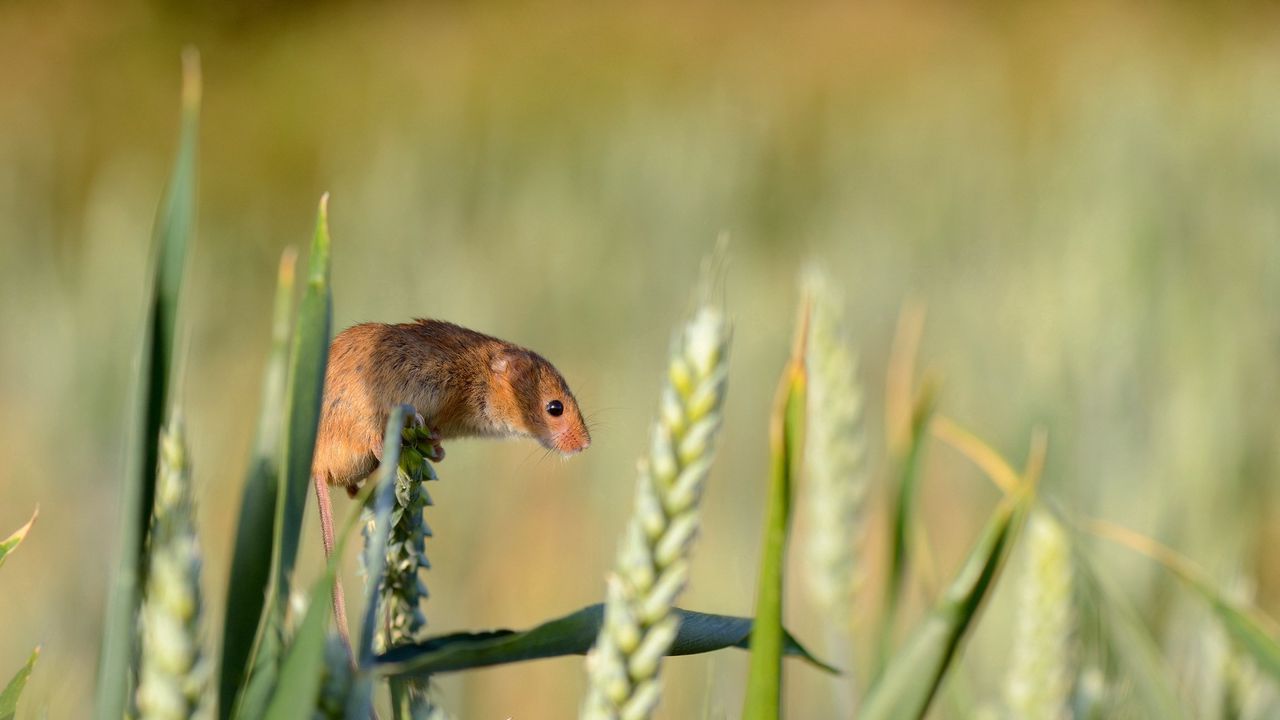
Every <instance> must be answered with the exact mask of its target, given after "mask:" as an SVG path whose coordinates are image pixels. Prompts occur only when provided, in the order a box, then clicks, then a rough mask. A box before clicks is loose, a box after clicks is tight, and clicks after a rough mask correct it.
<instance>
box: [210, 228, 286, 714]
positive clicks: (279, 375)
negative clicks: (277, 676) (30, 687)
mask: <svg viewBox="0 0 1280 720" xmlns="http://www.w3.org/2000/svg"><path fill="white" fill-rule="evenodd" d="M296 265H297V254H296V253H295V252H294V251H293V249H292V248H289V249H287V250H285V252H284V254H283V255H282V256H281V258H280V272H279V279H278V282H277V284H276V297H275V308H274V313H273V323H272V332H271V350H270V354H269V355H268V359H267V366H266V370H265V371H264V377H263V382H262V404H261V408H260V410H259V415H258V429H257V438H256V441H255V443H254V448H255V449H254V453H253V458H252V459H251V460H250V465H249V470H248V473H247V477H246V479H245V485H244V491H243V494H242V496H241V501H240V515H239V520H238V525H237V528H236V541H235V549H234V551H233V554H232V560H231V572H230V573H229V580H228V587H227V602H226V604H225V606H224V607H225V608H227V613H226V617H225V622H224V623H223V634H222V656H221V658H222V659H221V667H220V673H219V681H218V713H219V717H220V718H223V720H225V719H226V718H229V717H230V716H231V710H232V705H233V703H234V702H235V695H236V691H237V689H238V688H239V687H240V684H241V682H242V681H243V680H244V678H245V675H246V673H245V670H246V667H245V664H246V661H247V660H248V658H249V655H250V653H252V651H253V642H254V638H255V636H256V631H257V627H258V621H259V618H260V616H261V614H262V606H263V603H264V602H265V600H266V594H267V590H268V586H269V583H270V579H271V553H270V552H268V551H266V549H267V548H270V547H271V544H272V536H273V533H274V531H275V515H276V510H275V508H276V496H277V494H278V492H279V491H278V483H279V476H280V467H279V463H278V448H279V446H280V426H281V418H282V417H283V415H284V385H285V379H286V377H287V374H288V366H289V334H290V328H291V327H292V317H293V290H294V273H295V271H296V270H295V268H296ZM232 608H234V609H235V611H234V612H232V611H231V609H232Z"/></svg>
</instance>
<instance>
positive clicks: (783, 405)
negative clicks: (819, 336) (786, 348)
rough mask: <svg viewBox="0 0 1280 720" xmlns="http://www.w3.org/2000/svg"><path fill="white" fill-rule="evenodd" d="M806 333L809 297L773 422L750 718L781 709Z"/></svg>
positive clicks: (749, 691) (748, 709)
mask: <svg viewBox="0 0 1280 720" xmlns="http://www.w3.org/2000/svg"><path fill="white" fill-rule="evenodd" d="M808 333H809V302H808V300H805V301H804V303H803V307H802V309H801V314H800V323H799V330H798V332H797V333H796V341H795V346H794V348H793V349H792V352H791V359H790V361H788V363H787V367H786V369H785V370H783V373H782V379H781V381H780V383H779V385H778V392H777V395H776V397H775V400H774V406H773V415H772V417H771V418H770V421H769V449H770V454H771V458H772V459H771V461H770V473H769V495H768V498H769V499H768V509H767V511H766V513H767V516H766V519H765V531H764V547H763V548H762V550H761V560H760V578H759V582H758V585H757V590H756V622H755V625H754V626H753V627H752V629H751V667H750V671H749V674H748V676H747V699H746V704H745V706H744V708H743V711H742V716H743V717H744V718H748V719H751V720H755V719H761V720H762V719H764V718H777V717H778V715H779V713H780V712H781V711H782V655H783V629H782V591H783V580H784V578H783V575H784V564H785V562H786V553H787V531H788V528H789V526H790V522H791V495H792V493H791V485H792V479H793V478H794V476H795V472H796V470H797V466H798V464H799V459H800V454H801V453H802V452H803V449H804V447H803V432H804V413H805V389H806V374H805V347H806V341H807V339H808Z"/></svg>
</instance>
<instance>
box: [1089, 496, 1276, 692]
mask: <svg viewBox="0 0 1280 720" xmlns="http://www.w3.org/2000/svg"><path fill="white" fill-rule="evenodd" d="M1091 529H1092V530H1093V532H1094V533H1096V534H1098V535H1100V536H1102V537H1105V538H1107V539H1108V540H1112V541H1114V542H1117V543H1119V544H1121V545H1125V546H1127V547H1129V548H1131V549H1133V550H1135V551H1137V552H1139V553H1142V554H1143V555H1146V556H1147V557H1149V558H1151V559H1152V560H1155V561H1156V562H1158V563H1159V564H1160V565H1162V566H1164V568H1165V569H1166V570H1168V571H1169V572H1171V573H1173V575H1174V577H1176V578H1178V579H1179V580H1181V581H1182V582H1183V583H1184V584H1185V585H1186V586H1187V587H1189V588H1191V589H1192V590H1194V591H1195V592H1196V593H1198V594H1199V595H1200V597H1202V598H1204V600H1205V602H1207V603H1209V607H1210V608H1211V609H1212V610H1213V613H1214V615H1216V616H1217V618H1218V622H1220V623H1222V627H1223V628H1224V629H1225V630H1226V631H1227V634H1228V635H1230V636H1231V638H1232V639H1233V640H1234V641H1235V642H1236V643H1238V644H1239V646H1240V647H1241V649H1243V650H1244V651H1245V652H1247V653H1248V654H1249V655H1250V656H1251V657H1252V658H1253V660H1254V662H1256V663H1257V664H1258V669H1260V670H1262V671H1263V672H1265V673H1266V674H1268V675H1270V676H1271V678H1272V680H1274V681H1276V682H1280V627H1278V626H1277V625H1276V622H1275V621H1274V620H1272V619H1271V618H1269V617H1267V616H1266V615H1264V614H1263V613H1262V612H1261V611H1259V610H1258V609H1257V608H1255V607H1251V606H1248V605H1245V604H1243V603H1239V602H1236V601H1234V600H1232V599H1230V598H1228V597H1227V596H1226V595H1225V594H1223V593H1222V592H1221V591H1220V590H1218V588H1217V586H1216V584H1215V583H1214V582H1213V581H1212V580H1211V579H1210V578H1209V576H1208V574H1207V573H1205V571H1204V570H1202V569H1200V567H1199V566H1197V565H1196V564H1195V563H1193V562H1191V560H1189V559H1188V558H1186V557H1184V556H1183V555H1181V554H1179V553H1177V552H1176V551H1174V550H1172V549H1171V548H1168V547H1166V546H1164V545H1161V544H1160V543H1158V542H1156V541H1155V540H1152V539H1151V538H1149V537H1146V536H1145V535H1141V534H1139V533H1137V532H1134V531H1133V530H1130V529H1128V528H1125V527H1121V526H1119V525H1113V524H1111V523H1107V522H1103V521H1100V520H1095V521H1094V522H1093V524H1092V527H1091Z"/></svg>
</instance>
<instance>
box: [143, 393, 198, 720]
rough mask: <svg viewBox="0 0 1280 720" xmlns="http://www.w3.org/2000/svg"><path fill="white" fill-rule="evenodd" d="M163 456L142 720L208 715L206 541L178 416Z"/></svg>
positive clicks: (166, 434)
mask: <svg viewBox="0 0 1280 720" xmlns="http://www.w3.org/2000/svg"><path fill="white" fill-rule="evenodd" d="M159 454H160V463H159V465H160V467H159V472H158V475H157V478H156V496H155V525H154V526H153V529H152V534H151V572H150V574H149V575H148V576H147V588H146V591H147V593H146V601H145V602H144V603H143V606H142V612H141V625H142V628H141V629H142V659H141V667H140V670H139V680H138V692H137V706H138V713H139V716H140V717H141V718H143V720H150V719H153V718H154V719H156V720H160V719H164V720H177V719H182V718H191V717H197V716H201V715H203V714H204V712H205V711H206V710H207V708H208V704H207V703H206V696H207V693H206V692H205V690H206V688H207V687H208V685H209V682H208V681H209V678H210V675H209V667H208V663H207V661H206V659H205V657H204V653H203V652H202V650H201V637H200V635H201V622H200V616H201V600H200V544H199V541H198V539H197V537H196V528H195V513H194V505H193V502H192V492H191V467H190V459H189V457H188V455H187V446H186V438H185V435H184V430H183V425H182V419H181V417H179V416H178V414H177V413H176V412H175V414H174V417H173V418H172V419H171V420H170V421H169V423H168V425H167V426H166V427H165V429H164V431H163V432H162V434H161V437H160V453H159Z"/></svg>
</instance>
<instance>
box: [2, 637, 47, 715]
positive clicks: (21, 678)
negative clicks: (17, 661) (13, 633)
mask: <svg viewBox="0 0 1280 720" xmlns="http://www.w3.org/2000/svg"><path fill="white" fill-rule="evenodd" d="M38 657H40V648H39V646H37V647H36V649H34V650H32V651H31V655H30V656H29V657H28V658H27V663H26V664H25V665H23V666H22V668H21V669H20V670H18V672H17V673H16V674H15V675H14V676H13V678H11V679H10V680H9V683H8V684H7V685H5V686H4V690H3V691H0V720H13V718H14V716H15V715H17V714H18V698H19V697H21V695H22V691H23V689H25V688H26V687H27V678H29V677H31V671H32V670H33V669H35V666H36V658H38Z"/></svg>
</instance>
